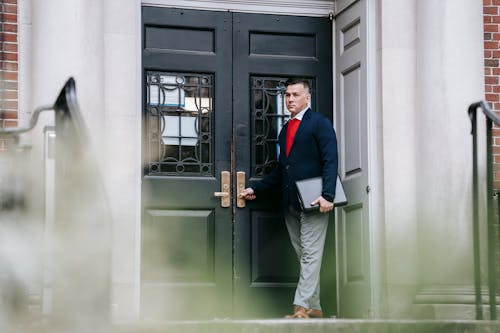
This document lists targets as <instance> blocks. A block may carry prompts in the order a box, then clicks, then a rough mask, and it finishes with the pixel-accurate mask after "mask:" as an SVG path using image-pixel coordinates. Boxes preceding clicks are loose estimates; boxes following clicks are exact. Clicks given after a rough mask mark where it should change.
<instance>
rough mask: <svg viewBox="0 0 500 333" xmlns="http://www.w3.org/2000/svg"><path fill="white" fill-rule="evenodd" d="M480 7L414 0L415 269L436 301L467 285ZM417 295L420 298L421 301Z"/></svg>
mask: <svg viewBox="0 0 500 333" xmlns="http://www.w3.org/2000/svg"><path fill="white" fill-rule="evenodd" d="M481 5H482V2H481V1H470V0H419V1H417V11H416V15H417V24H416V26H417V66H416V73H417V87H416V91H417V98H416V119H415V120H416V122H415V128H416V130H417V136H416V142H415V143H416V161H417V164H416V166H417V173H416V175H417V178H416V184H417V209H418V237H419V263H418V272H419V281H420V283H421V284H423V285H424V286H427V287H429V286H430V287H431V288H428V289H427V290H428V293H429V295H431V296H433V297H434V298H436V297H435V296H437V298H438V301H437V303H440V302H439V298H442V299H443V303H444V301H445V299H446V298H448V300H449V297H450V296H453V295H450V294H456V295H459V294H461V293H462V292H464V291H465V290H467V288H468V287H471V286H472V284H473V273H472V272H473V261H472V228H471V227H472V192H471V186H472V165H471V164H472V162H471V160H472V158H471V155H472V144H471V141H472V139H471V136H470V122H469V119H468V117H467V107H468V105H469V104H470V103H472V102H476V101H478V100H480V99H482V98H483V95H484V92H483V53H482V48H483V46H482V7H481ZM432 286H440V287H439V288H433V287H432ZM443 286H444V287H446V288H444V289H443V288H442V287H443ZM424 294H426V292H425V291H423V292H421V293H420V296H422V297H421V298H420V299H421V300H422V301H423V302H424V303H425V302H426V296H425V295H424ZM433 311H434V315H435V316H436V317H441V318H444V317H448V316H452V317H453V316H456V317H457V318H464V317H463V316H462V315H463V314H461V313H457V312H456V311H455V313H454V314H453V313H448V312H447V309H446V307H443V306H433ZM440 311H442V312H440ZM452 312H453V311H452Z"/></svg>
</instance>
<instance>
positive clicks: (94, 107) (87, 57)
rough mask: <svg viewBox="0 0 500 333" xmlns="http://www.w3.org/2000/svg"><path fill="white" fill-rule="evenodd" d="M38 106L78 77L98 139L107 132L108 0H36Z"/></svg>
mask: <svg viewBox="0 0 500 333" xmlns="http://www.w3.org/2000/svg"><path fill="white" fill-rule="evenodd" d="M31 12H32V24H33V29H32V34H33V39H32V52H33V55H32V73H33V74H32V81H31V82H32V84H31V90H32V94H33V98H32V101H33V106H34V107H36V106H38V105H41V104H52V103H53V102H54V100H55V98H56V97H57V95H58V93H59V90H60V89H61V87H62V86H63V84H64V83H65V81H66V80H67V79H68V78H69V77H71V76H72V77H74V78H75V80H76V85H77V96H78V102H79V104H80V108H81V111H82V113H83V115H84V118H85V122H86V124H87V127H88V128H89V130H90V135H91V137H92V138H93V141H94V142H99V141H100V139H101V137H102V132H103V131H102V130H103V124H104V113H103V100H104V99H103V96H104V89H103V79H104V75H103V42H104V39H103V4H102V1H101V0H44V1H32V11H31Z"/></svg>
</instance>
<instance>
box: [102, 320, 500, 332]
mask: <svg viewBox="0 0 500 333" xmlns="http://www.w3.org/2000/svg"><path fill="white" fill-rule="evenodd" d="M111 332H112V333H299V332H300V333H327V332H328V333H331V332H335V333H500V321H465V320H463V321H437V320H431V321H415V320H340V319H309V320H300V319H276V320H214V321H185V322H168V323H163V324H158V323H155V324H135V325H115V326H113V329H112V330H111Z"/></svg>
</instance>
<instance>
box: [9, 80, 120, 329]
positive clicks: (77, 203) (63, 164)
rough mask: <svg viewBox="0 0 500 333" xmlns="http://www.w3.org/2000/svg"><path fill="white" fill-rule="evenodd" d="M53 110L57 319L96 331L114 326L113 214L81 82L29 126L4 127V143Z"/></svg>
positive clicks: (37, 112)
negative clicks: (93, 146)
mask: <svg viewBox="0 0 500 333" xmlns="http://www.w3.org/2000/svg"><path fill="white" fill-rule="evenodd" d="M49 110H52V111H54V115H55V117H54V119H55V135H56V136H55V154H54V161H55V163H54V166H55V175H56V177H55V179H54V196H55V197H54V225H53V232H54V235H53V236H54V239H56V242H57V246H54V247H55V248H56V249H57V250H54V252H53V253H52V256H51V258H50V260H51V264H52V265H53V267H54V270H56V272H55V273H54V274H53V285H52V302H51V305H52V319H53V323H54V324H55V325H57V326H71V325H73V324H74V323H75V322H84V323H85V325H87V326H88V327H87V328H89V331H91V326H95V325H103V324H106V323H107V322H109V309H110V299H109V297H110V255H111V251H110V247H111V230H110V228H111V213H110V209H109V205H108V200H107V196H106V193H105V187H104V182H103V180H102V178H101V177H100V176H99V175H100V172H99V168H98V164H97V159H96V158H95V156H94V155H93V154H92V149H90V140H89V136H88V134H87V129H86V126H85V124H84V121H83V117H82V115H81V112H80V108H79V106H78V102H77V98H76V86H75V80H74V79H73V78H70V79H69V80H68V81H67V82H66V84H65V85H64V87H63V88H62V90H61V91H60V94H59V95H58V97H57V100H56V102H55V103H54V104H53V105H52V106H43V107H39V108H37V109H36V110H35V111H34V112H33V114H32V117H31V119H30V122H29V124H28V126H26V127H20V128H0V139H15V141H18V140H17V139H19V136H20V135H21V134H23V133H26V132H28V131H30V130H32V129H33V128H35V126H36V125H37V121H38V118H39V115H40V113H41V112H43V111H49ZM24 190H25V191H29V190H30V189H27V188H26V189H24ZM52 245H53V244H52Z"/></svg>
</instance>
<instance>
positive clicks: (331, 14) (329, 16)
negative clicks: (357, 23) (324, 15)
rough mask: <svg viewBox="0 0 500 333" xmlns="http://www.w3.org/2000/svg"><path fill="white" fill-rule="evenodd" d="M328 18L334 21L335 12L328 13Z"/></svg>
mask: <svg viewBox="0 0 500 333" xmlns="http://www.w3.org/2000/svg"><path fill="white" fill-rule="evenodd" d="M328 18H329V19H330V22H333V13H332V12H330V13H328Z"/></svg>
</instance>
